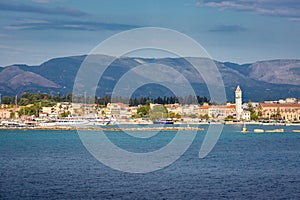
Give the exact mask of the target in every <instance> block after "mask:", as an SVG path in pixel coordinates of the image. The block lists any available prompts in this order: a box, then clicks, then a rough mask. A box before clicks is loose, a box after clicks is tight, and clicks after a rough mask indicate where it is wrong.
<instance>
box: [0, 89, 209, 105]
mask: <svg viewBox="0 0 300 200" xmlns="http://www.w3.org/2000/svg"><path fill="white" fill-rule="evenodd" d="M72 101H74V102H78V103H96V104H98V105H107V104H108V103H111V102H118V103H126V104H129V105H130V106H137V105H149V104H150V103H157V104H174V103H180V104H197V103H198V104H200V105H202V104H203V103H209V100H208V98H207V97H205V96H204V97H200V96H196V97H194V96H192V95H189V96H186V97H168V96H164V97H157V98H151V99H150V98H149V97H134V98H124V97H110V96H104V97H87V96H80V97H76V98H74V96H73V94H72V93H70V94H67V95H64V96H60V95H57V96H54V95H49V94H41V93H39V94H34V93H29V92H25V93H23V95H22V96H21V97H17V96H14V97H10V96H3V97H2V98H1V102H2V104H7V105H15V104H17V105H20V106H26V105H29V104H35V103H37V102H41V103H42V106H52V105H54V104H55V103H57V102H72Z"/></svg>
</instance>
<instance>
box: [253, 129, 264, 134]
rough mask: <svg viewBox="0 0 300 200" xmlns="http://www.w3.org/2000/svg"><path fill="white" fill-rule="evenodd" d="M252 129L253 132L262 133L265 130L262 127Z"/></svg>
mask: <svg viewBox="0 0 300 200" xmlns="http://www.w3.org/2000/svg"><path fill="white" fill-rule="evenodd" d="M253 131H254V133H264V132H265V130H264V129H258V128H257V129H254V130H253Z"/></svg>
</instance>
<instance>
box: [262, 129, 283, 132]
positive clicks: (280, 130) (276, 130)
mask: <svg viewBox="0 0 300 200" xmlns="http://www.w3.org/2000/svg"><path fill="white" fill-rule="evenodd" d="M283 132H284V129H273V130H266V133H283Z"/></svg>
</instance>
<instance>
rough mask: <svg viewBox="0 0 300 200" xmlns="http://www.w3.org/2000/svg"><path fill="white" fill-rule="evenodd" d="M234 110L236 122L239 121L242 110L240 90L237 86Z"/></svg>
mask: <svg viewBox="0 0 300 200" xmlns="http://www.w3.org/2000/svg"><path fill="white" fill-rule="evenodd" d="M235 110H236V118H237V120H240V119H241V115H242V112H243V109H242V90H241V88H240V86H239V85H238V86H237V88H236V90H235Z"/></svg>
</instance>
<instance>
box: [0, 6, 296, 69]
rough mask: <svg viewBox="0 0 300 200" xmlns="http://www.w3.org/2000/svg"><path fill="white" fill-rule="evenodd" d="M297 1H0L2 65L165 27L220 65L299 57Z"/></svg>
mask: <svg viewBox="0 0 300 200" xmlns="http://www.w3.org/2000/svg"><path fill="white" fill-rule="evenodd" d="M299 10H300V1H299V0H256V1H255V0H233V1H222V0H219V1H216V0H199V1H197V0H182V1H179V0H178V1H174V0H153V1H146V0H86V1H83V0H19V1H17V0H10V1H0V25H1V27H0V28H1V29H0V66H6V65H10V64H14V63H25V64H30V65H38V64H40V63H42V62H44V61H46V60H48V59H50V58H54V57H61V56H70V55H80V54H87V53H88V52H90V51H91V50H92V49H93V48H94V47H95V46H96V45H98V44H99V43H100V42H101V41H103V40H104V39H106V38H108V37H110V36H112V35H114V34H116V33H119V32H121V31H124V30H130V29H133V28H140V27H149V26H152V27H153V26H154V27H163V28H170V29H174V30H176V31H179V32H182V33H184V34H186V35H188V36H190V37H192V38H193V39H195V40H196V41H197V42H199V43H200V44H201V45H202V46H203V47H204V48H205V49H206V50H207V52H208V53H209V54H210V55H211V57H212V58H214V59H216V60H219V61H231V62H237V63H249V62H254V61H259V60H269V59H279V58H295V59H300V51H299V50H300V12H299Z"/></svg>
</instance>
